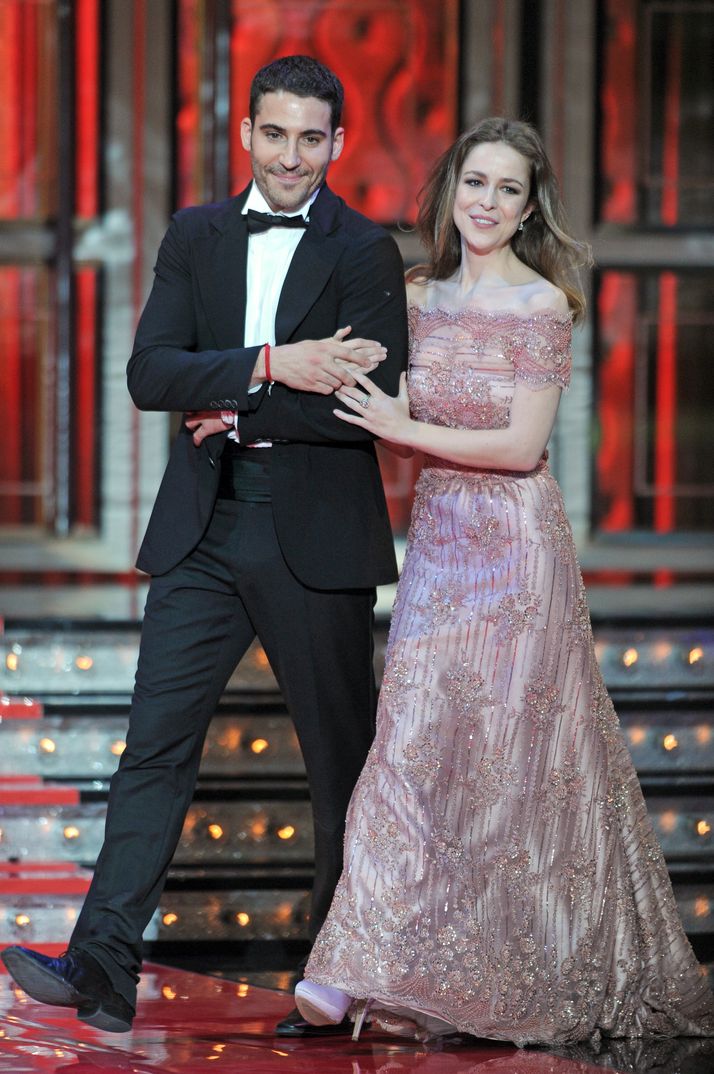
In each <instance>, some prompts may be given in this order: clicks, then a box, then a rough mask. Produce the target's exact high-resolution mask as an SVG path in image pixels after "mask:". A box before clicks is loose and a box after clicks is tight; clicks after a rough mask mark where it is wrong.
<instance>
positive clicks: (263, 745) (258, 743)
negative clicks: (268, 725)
mask: <svg viewBox="0 0 714 1074" xmlns="http://www.w3.org/2000/svg"><path fill="white" fill-rule="evenodd" d="M269 745H270V743H269V742H268V741H267V739H264V738H254V739H253V741H252V742H251V744H250V748H251V749H252V751H253V753H262V752H263V750H267V748H268V746H269Z"/></svg>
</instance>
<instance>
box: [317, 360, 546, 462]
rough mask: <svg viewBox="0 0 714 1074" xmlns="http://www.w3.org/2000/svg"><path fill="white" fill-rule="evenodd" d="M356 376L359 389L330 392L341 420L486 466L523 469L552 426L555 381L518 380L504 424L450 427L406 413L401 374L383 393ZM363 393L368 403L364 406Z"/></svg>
mask: <svg viewBox="0 0 714 1074" xmlns="http://www.w3.org/2000/svg"><path fill="white" fill-rule="evenodd" d="M355 379H356V380H357V381H358V382H359V384H360V385H361V386H362V388H364V391H360V390H359V389H357V388H347V387H345V388H342V389H341V390H339V391H337V392H335V396H336V397H337V398H338V399H339V400H340V402H341V403H343V404H344V405H345V406H347V407H348V408H349V410H348V411H344V410H336V411H335V414H336V415H337V416H338V417H339V418H341V419H342V420H343V421H347V422H351V423H352V424H354V425H360V426H362V428H364V429H368V430H369V431H370V432H372V433H374V435H375V436H378V437H380V438H382V439H384V440H389V441H391V442H393V443H395V444H403V445H405V446H406V447H407V448H411V449H412V450H413V451H423V452H425V453H426V454H427V455H436V456H437V457H438V458H442V459H447V460H449V461H450V462H455V463H458V464H459V465H461V466H473V467H476V468H479V469H488V470H522V471H524V472H527V471H529V470H533V469H534V468H535V466H537V464H538V461H539V460H540V458H541V456H542V455H543V451H544V450H545V447H546V444H547V443H548V440H549V438H550V434H551V432H552V429H553V424H554V422H555V416H556V414H557V412H558V403H559V402H560V393H561V389H560V388H559V387H556V386H555V385H548V386H546V387H543V388H539V389H538V390H537V391H534V390H533V389H532V388H528V387H527V386H526V385H525V384H522V383H518V382H517V383H516V387H515V390H514V393H513V402H512V404H511V423H510V425H509V426H508V428H506V429H449V428H445V427H444V426H442V425H430V424H427V423H426V422H420V421H415V420H414V419H413V418H411V417H410V416H409V400H408V397H407V386H406V377H405V376H404V375H402V378H401V382H400V388H399V395H397V396H389V395H386V394H385V393H384V392H382V391H381V390H380V389H379V388H377V386H376V385H374V384H373V383H372V382H371V381H369V380H368V378H367V377H363V376H362V375H361V374H355ZM365 393H367V395H365ZM367 396H368V397H369V405H368V406H367V407H364V406H363V403H364V401H365V399H366V398H367Z"/></svg>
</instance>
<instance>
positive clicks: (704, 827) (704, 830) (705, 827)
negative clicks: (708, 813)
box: [696, 820, 712, 839]
mask: <svg viewBox="0 0 714 1074" xmlns="http://www.w3.org/2000/svg"><path fill="white" fill-rule="evenodd" d="M696 829H697V835H699V836H701V838H702V839H705V838H706V837H707V836H709V835H711V831H712V826H711V824H710V823H709V821H708V820H698V821H697V823H696Z"/></svg>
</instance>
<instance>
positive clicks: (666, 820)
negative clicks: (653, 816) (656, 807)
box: [659, 809, 677, 833]
mask: <svg viewBox="0 0 714 1074" xmlns="http://www.w3.org/2000/svg"><path fill="white" fill-rule="evenodd" d="M659 826H660V828H661V829H662V831H663V832H668V833H669V832H673V831H674V829H675V828H676V827H677V814H676V813H675V812H674V810H673V809H667V810H666V811H665V812H664V813H662V814H660V818H659Z"/></svg>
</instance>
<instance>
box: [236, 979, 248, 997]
mask: <svg viewBox="0 0 714 1074" xmlns="http://www.w3.org/2000/svg"><path fill="white" fill-rule="evenodd" d="M249 991H250V987H249V986H248V985H247V984H245V982H243V983H242V984H239V985H236V995H237V996H238V999H245V997H246V996H247V995H248V993H249Z"/></svg>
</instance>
